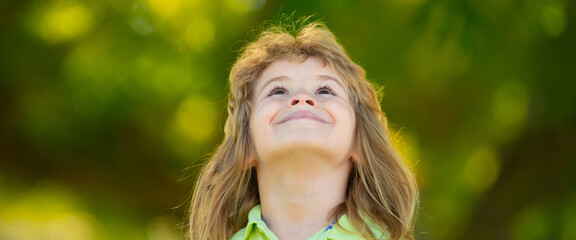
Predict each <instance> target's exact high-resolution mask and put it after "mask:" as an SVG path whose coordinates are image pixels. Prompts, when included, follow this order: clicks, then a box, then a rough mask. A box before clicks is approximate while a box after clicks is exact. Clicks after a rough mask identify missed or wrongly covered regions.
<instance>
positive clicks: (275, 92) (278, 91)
mask: <svg viewBox="0 0 576 240" xmlns="http://www.w3.org/2000/svg"><path fill="white" fill-rule="evenodd" d="M287 93H288V90H286V88H284V87H280V86H277V87H275V88H274V89H272V90H271V91H270V92H269V93H268V97H270V96H273V95H284V94H287Z"/></svg>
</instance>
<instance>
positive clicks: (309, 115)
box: [278, 111, 328, 124]
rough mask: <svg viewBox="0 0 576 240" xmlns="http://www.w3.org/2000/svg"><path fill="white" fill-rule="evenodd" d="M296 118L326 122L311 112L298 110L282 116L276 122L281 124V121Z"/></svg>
mask: <svg viewBox="0 0 576 240" xmlns="http://www.w3.org/2000/svg"><path fill="white" fill-rule="evenodd" d="M298 119H308V120H315V121H318V122H321V123H328V122H326V121H325V120H324V119H322V118H321V117H320V116H318V115H316V114H314V113H312V112H308V111H298V112H295V113H292V114H290V115H288V116H286V117H284V118H283V119H282V120H281V121H280V122H278V124H282V123H285V122H288V121H292V120H298Z"/></svg>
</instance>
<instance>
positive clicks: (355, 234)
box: [328, 215, 390, 240]
mask: <svg viewBox="0 0 576 240" xmlns="http://www.w3.org/2000/svg"><path fill="white" fill-rule="evenodd" d="M365 223H366V224H367V225H368V227H369V228H370V231H372V234H373V235H374V236H375V237H376V239H379V240H386V239H390V234H389V232H388V231H387V230H386V229H381V228H380V227H378V225H377V224H375V223H374V222H372V221H370V220H365ZM328 239H331V240H340V239H358V240H361V239H365V238H363V237H362V233H361V232H360V230H359V229H356V228H355V227H354V225H353V224H352V222H351V221H350V219H349V218H348V216H346V215H343V216H342V217H340V219H339V220H338V224H337V225H336V226H334V230H333V231H332V232H331V233H330V236H329V238H328Z"/></svg>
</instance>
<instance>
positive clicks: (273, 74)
mask: <svg viewBox="0 0 576 240" xmlns="http://www.w3.org/2000/svg"><path fill="white" fill-rule="evenodd" d="M251 101H252V103H253V106H254V108H253V111H252V116H251V121H250V130H251V133H252V139H253V141H254V146H255V149H256V155H257V156H256V157H257V159H258V160H262V161H266V160H267V159H274V158H276V157H279V156H282V154H290V155H291V156H295V155H294V153H318V154H322V156H323V157H326V158H328V159H331V161H333V163H334V164H338V163H340V164H341V163H342V162H343V161H347V160H348V159H349V157H350V155H351V146H352V141H353V136H354V131H355V124H356V123H355V115H354V109H353V107H352V106H351V104H350V101H349V98H348V92H347V88H346V85H345V84H344V81H342V79H340V77H339V75H338V74H337V72H336V71H335V70H334V69H333V68H332V67H331V66H330V65H328V64H327V65H326V66H324V64H323V62H322V61H320V60H318V59H317V58H315V57H308V58H307V59H306V60H305V61H303V62H302V61H299V59H297V60H282V61H276V62H273V63H272V64H270V65H269V66H268V67H267V68H266V69H265V70H264V71H263V72H262V74H261V76H260V77H259V78H258V79H257V80H256V85H255V88H254V92H253V97H252V99H251Z"/></svg>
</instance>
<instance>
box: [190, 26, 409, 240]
mask: <svg viewBox="0 0 576 240" xmlns="http://www.w3.org/2000/svg"><path fill="white" fill-rule="evenodd" d="M308 19H309V18H304V19H300V20H296V21H292V23H290V24H285V23H284V24H272V25H271V26H269V27H267V28H266V29H265V30H264V31H262V32H261V33H260V35H258V37H257V39H256V40H255V41H253V42H251V43H249V44H247V45H246V46H245V48H244V49H243V51H242V53H241V55H240V56H239V58H238V59H237V60H236V62H235V63H234V65H233V66H232V69H231V72H230V79H229V80H230V94H229V97H228V119H227V120H226V125H225V136H224V139H223V142H222V144H221V145H220V146H219V147H218V148H217V150H216V151H215V153H214V154H213V156H212V157H211V158H210V160H209V161H208V163H207V164H206V165H205V166H204V168H203V169H202V170H201V172H200V176H199V179H198V181H197V182H196V186H195V190H194V193H193V197H192V201H191V206H190V213H189V214H190V219H189V220H190V222H189V224H190V225H189V238H190V239H192V240H197V239H209V240H225V239H229V238H230V237H231V236H232V235H233V234H234V233H235V232H237V231H238V230H240V229H242V228H243V227H245V226H246V224H247V222H248V212H249V211H250V209H252V207H254V206H255V205H257V204H259V203H260V198H259V193H258V181H257V179H256V172H255V169H254V168H251V167H250V165H251V161H252V159H250V156H253V154H252V153H253V151H254V146H253V142H252V138H251V135H250V127H249V126H250V114H251V111H252V105H251V101H250V99H251V95H252V94H253V91H254V86H255V80H256V79H257V78H258V77H259V75H260V73H262V71H263V70H264V69H266V67H267V66H268V65H270V64H271V63H272V62H274V61H278V60H281V59H287V58H294V57H297V58H306V57H316V58H318V59H320V60H321V61H323V62H324V64H329V65H331V66H332V67H333V68H334V69H335V70H336V71H337V73H338V74H339V75H340V77H341V78H342V80H343V81H344V82H345V84H346V85H347V87H348V89H349V92H350V95H349V96H350V99H349V100H350V102H351V105H352V106H354V111H355V113H356V114H355V115H356V131H355V132H356V133H355V137H354V143H353V144H354V146H353V147H354V148H355V149H356V154H355V155H354V156H355V157H356V158H357V159H354V161H353V168H352V170H351V173H350V177H349V181H348V189H347V192H346V201H345V202H343V203H342V204H340V205H338V206H337V207H336V208H335V209H333V211H332V212H331V216H330V218H331V219H337V217H339V216H341V215H343V214H346V215H347V216H348V218H349V219H350V221H351V222H352V224H353V226H354V227H355V228H356V229H357V231H358V232H359V233H360V234H361V235H362V236H363V237H364V238H366V239H376V237H375V236H374V233H372V232H371V231H370V227H369V226H368V225H367V224H366V221H365V220H366V219H370V220H371V221H372V222H374V223H375V224H376V225H378V227H379V228H381V229H382V230H385V231H388V232H389V233H390V236H391V238H392V239H413V234H412V231H413V215H414V212H415V209H416V208H417V207H416V206H417V204H418V188H417V184H416V181H415V179H414V176H413V174H412V172H411V171H410V169H409V168H408V167H407V165H406V164H405V162H404V161H403V159H402V158H401V156H400V155H399V154H398V153H397V151H396V150H395V148H394V145H393V143H392V138H391V133H390V131H389V129H388V123H387V119H386V117H385V115H384V114H383V112H382V110H381V109H380V105H379V100H378V96H377V94H376V91H375V90H374V88H373V87H372V86H371V84H370V83H369V82H368V81H367V80H366V76H365V71H364V69H362V68H361V67H360V66H358V65H357V64H355V63H354V62H353V61H352V60H351V59H350V58H349V57H348V55H347V53H346V51H345V50H344V48H342V46H341V45H340V44H339V43H338V42H337V40H336V38H335V36H334V35H333V34H332V32H331V31H330V30H328V28H327V27H326V26H325V24H323V23H322V22H318V21H315V22H309V20H308Z"/></svg>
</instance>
